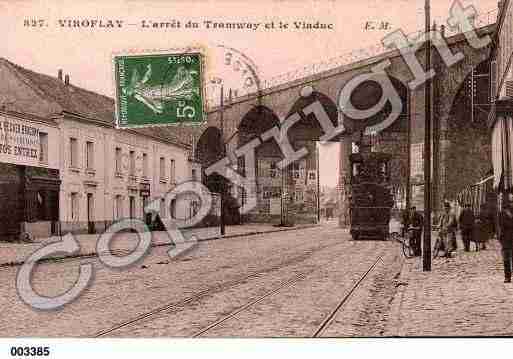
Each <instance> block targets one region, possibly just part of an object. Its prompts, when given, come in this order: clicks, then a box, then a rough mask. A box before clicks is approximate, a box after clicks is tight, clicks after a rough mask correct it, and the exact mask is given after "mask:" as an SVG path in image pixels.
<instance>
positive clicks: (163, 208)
mask: <svg viewBox="0 0 513 359" xmlns="http://www.w3.org/2000/svg"><path fill="white" fill-rule="evenodd" d="M160 218H161V219H162V218H166V200H165V199H164V198H161V199H160Z"/></svg>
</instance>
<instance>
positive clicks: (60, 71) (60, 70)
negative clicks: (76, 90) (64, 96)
mask: <svg viewBox="0 0 513 359" xmlns="http://www.w3.org/2000/svg"><path fill="white" fill-rule="evenodd" d="M57 78H58V79H59V80H61V81H62V69H59V71H58V72H57Z"/></svg>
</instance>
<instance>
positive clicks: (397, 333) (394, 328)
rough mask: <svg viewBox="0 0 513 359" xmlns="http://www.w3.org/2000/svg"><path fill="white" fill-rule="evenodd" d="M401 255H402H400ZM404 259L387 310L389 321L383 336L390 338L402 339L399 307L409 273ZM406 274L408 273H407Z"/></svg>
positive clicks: (407, 282)
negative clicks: (394, 291) (395, 288)
mask: <svg viewBox="0 0 513 359" xmlns="http://www.w3.org/2000/svg"><path fill="white" fill-rule="evenodd" d="M401 255H402V254H401ZM407 266H408V264H407V263H406V259H403V262H402V264H401V269H400V270H399V272H398V273H397V274H398V275H397V279H396V286H397V287H399V288H397V291H396V293H395V295H394V298H393V299H392V302H391V305H390V310H389V319H388V323H387V325H386V327H385V328H386V329H385V336H386V337H390V338H404V336H405V335H404V333H403V332H402V331H401V328H402V320H401V319H400V317H401V307H402V304H403V297H404V293H405V292H406V290H407V286H408V284H409V281H408V280H407V279H408V273H409V272H410V268H409V267H407ZM407 272H408V273H407Z"/></svg>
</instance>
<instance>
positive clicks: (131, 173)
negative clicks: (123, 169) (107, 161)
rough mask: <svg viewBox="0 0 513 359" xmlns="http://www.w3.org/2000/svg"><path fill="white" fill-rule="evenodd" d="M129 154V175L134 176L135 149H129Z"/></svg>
mask: <svg viewBox="0 0 513 359" xmlns="http://www.w3.org/2000/svg"><path fill="white" fill-rule="evenodd" d="M129 156H130V176H135V151H130V152H129Z"/></svg>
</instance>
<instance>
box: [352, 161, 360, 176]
mask: <svg viewBox="0 0 513 359" xmlns="http://www.w3.org/2000/svg"><path fill="white" fill-rule="evenodd" d="M359 174H360V164H359V163H355V164H353V176H354V177H356V176H358V175H359Z"/></svg>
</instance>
